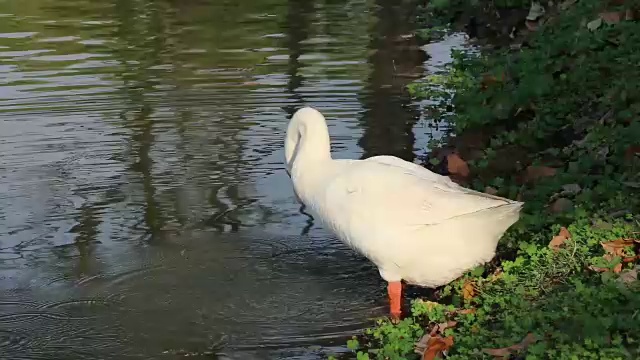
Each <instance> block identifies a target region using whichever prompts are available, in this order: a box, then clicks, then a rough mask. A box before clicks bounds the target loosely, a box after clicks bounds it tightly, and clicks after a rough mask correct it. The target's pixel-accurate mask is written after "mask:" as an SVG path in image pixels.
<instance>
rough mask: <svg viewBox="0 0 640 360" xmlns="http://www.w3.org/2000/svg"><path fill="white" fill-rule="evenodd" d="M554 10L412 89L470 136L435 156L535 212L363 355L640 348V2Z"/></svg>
mask: <svg viewBox="0 0 640 360" xmlns="http://www.w3.org/2000/svg"><path fill="white" fill-rule="evenodd" d="M488 3H489V2H486V3H483V2H482V1H481V2H480V3H479V4H480V6H481V7H482V6H484V5H486V4H488ZM490 3H491V4H495V2H493V1H492V2H490ZM451 6H462V5H461V4H455V5H451ZM544 7H545V11H544V14H542V12H541V11H538V10H540V9H537V10H535V11H533V12H532V13H533V14H534V16H533V17H531V18H536V17H537V20H536V21H530V22H529V23H528V24H526V27H527V28H528V29H529V30H528V31H527V32H528V34H527V33H525V32H521V33H520V35H514V36H512V38H513V40H512V43H511V44H508V46H503V47H501V48H500V49H495V48H494V49H493V50H491V51H484V52H483V54H482V55H481V56H480V57H472V56H470V55H465V54H463V53H457V54H456V56H455V61H454V63H453V64H452V65H451V69H450V70H451V71H450V72H449V73H448V74H447V75H444V76H432V77H429V78H428V79H424V80H423V81H421V82H419V83H418V84H414V85H413V87H412V89H411V90H412V91H413V93H414V94H415V95H416V96H417V97H431V98H433V97H439V98H441V99H442V101H441V103H440V104H439V106H437V107H436V108H434V109H430V110H431V111H429V113H430V114H435V115H434V116H436V117H437V118H438V119H439V120H440V121H444V122H448V123H451V124H452V125H453V128H454V129H455V134H456V135H455V136H451V137H450V138H448V139H445V141H443V142H441V143H440V144H434V148H433V149H432V150H433V151H432V152H431V154H432V155H431V158H430V159H429V160H428V162H427V164H426V166H427V167H430V168H433V169H436V170H442V169H447V170H449V171H450V172H451V173H453V174H452V175H455V176H456V179H457V180H459V181H461V182H464V183H465V184H467V186H470V187H473V188H475V189H479V190H483V191H487V192H493V193H497V194H498V195H501V196H505V197H509V198H518V199H521V200H523V201H525V202H526V206H525V208H524V210H523V214H522V217H521V220H520V221H519V222H518V223H517V224H516V225H514V226H513V227H512V228H511V229H510V230H509V231H508V232H507V234H506V235H505V236H504V238H503V239H502V241H501V243H500V245H499V249H498V252H499V254H498V256H497V258H496V261H495V262H494V263H492V264H491V265H489V266H486V268H480V269H476V270H474V271H471V272H470V273H469V274H467V275H465V276H464V277H463V278H461V279H459V280H457V281H455V282H453V283H452V284H450V285H448V286H446V287H445V288H443V289H438V291H437V294H438V295H439V300H438V302H430V301H425V300H422V299H413V301H412V309H411V311H412V315H411V316H409V317H408V318H406V319H404V320H403V321H401V322H400V324H398V325H392V324H391V323H389V322H388V321H387V320H380V321H379V322H378V323H377V325H376V326H375V327H373V328H371V329H370V330H368V331H366V333H365V334H361V335H359V336H357V337H355V338H354V340H352V341H350V342H349V344H348V346H349V347H350V348H351V349H353V350H354V351H353V357H354V358H355V357H357V359H433V358H435V357H436V356H442V355H441V353H442V352H446V354H447V358H448V359H492V358H502V359H508V358H511V359H514V358H519V359H525V358H526V359H637V358H640V311H639V310H640V309H639V308H638V304H640V291H639V290H640V282H639V281H638V274H637V272H638V270H639V267H638V265H637V264H638V263H639V262H640V261H639V260H640V241H639V240H638V239H639V238H640V234H638V233H637V232H636V231H637V230H638V228H639V227H640V216H639V215H640V196H638V193H639V191H640V67H638V64H640V45H638V44H640V21H638V19H639V15H640V13H639V12H638V10H639V9H640V7H639V6H638V3H637V2H633V3H627V2H624V1H619V0H614V1H612V2H610V3H606V2H601V1H598V0H579V1H574V0H567V1H565V2H563V3H559V4H555V5H548V4H544ZM444 8H445V6H443V7H442V9H444ZM431 10H433V8H432V9H431ZM450 10H451V9H450ZM536 11H537V14H536ZM447 13H449V14H450V13H452V12H451V11H449V12H447ZM530 14H531V13H530ZM525 15H526V14H525ZM540 15H542V16H540ZM524 25H525V24H523V26H521V27H520V28H521V29H522V28H525V26H524ZM443 89H448V90H455V96H454V97H452V98H448V97H447V95H446V94H447V93H446V92H444V91H442V90H443ZM451 110H453V111H451ZM454 160H455V161H454ZM465 165H466V166H468V169H469V173H468V174H467V171H465V170H466V169H465V167H466V166H465ZM420 353H421V354H420Z"/></svg>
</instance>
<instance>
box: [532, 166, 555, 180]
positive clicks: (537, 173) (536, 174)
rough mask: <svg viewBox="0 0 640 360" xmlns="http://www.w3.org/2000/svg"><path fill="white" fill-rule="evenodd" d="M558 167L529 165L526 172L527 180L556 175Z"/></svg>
mask: <svg viewBox="0 0 640 360" xmlns="http://www.w3.org/2000/svg"><path fill="white" fill-rule="evenodd" d="M556 171H557V170H556V169H554V168H552V167H548V166H535V165H531V166H529V167H527V170H526V173H525V176H524V177H525V182H530V181H535V180H538V179H541V178H543V177H549V176H554V175H555V174H556Z"/></svg>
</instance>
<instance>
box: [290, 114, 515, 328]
mask: <svg viewBox="0 0 640 360" xmlns="http://www.w3.org/2000/svg"><path fill="white" fill-rule="evenodd" d="M285 157H286V159H285V161H286V166H287V172H288V174H289V176H290V177H291V180H292V182H293V188H294V192H295V194H296V197H297V199H298V200H299V201H300V202H302V203H303V204H304V205H305V206H306V207H308V208H310V210H311V212H312V213H314V214H315V215H316V216H317V217H318V218H319V219H320V220H321V221H322V222H323V223H324V225H325V226H327V227H328V228H329V229H331V230H332V231H333V232H334V233H335V234H336V235H337V236H338V237H339V238H340V239H341V240H342V241H344V242H345V243H346V244H348V245H349V246H350V247H352V248H353V249H355V250H356V251H358V252H360V253H361V254H363V255H364V256H366V257H367V258H368V259H369V260H371V261H372V262H373V263H374V264H375V265H376V266H377V267H378V270H379V272H380V276H381V277H382V278H383V279H384V280H386V281H387V282H388V288H387V290H388V294H389V301H390V313H391V316H392V318H394V319H398V318H399V317H400V308H401V306H400V305H401V290H402V285H401V282H400V281H401V280H404V281H405V282H407V283H410V284H415V285H420V286H424V287H437V286H440V285H444V284H447V283H449V282H451V281H453V280H455V279H456V278H458V277H460V276H461V275H463V274H464V272H466V271H467V270H469V269H471V268H472V267H474V266H477V265H479V264H482V263H485V262H487V261H489V260H491V259H492V258H493V256H494V255H495V249H496V246H497V244H498V241H499V240H500V238H501V237H502V235H503V233H504V232H505V231H506V230H507V229H508V228H509V227H510V226H511V225H512V224H513V223H515V222H516V221H517V220H518V218H519V215H520V210H521V208H522V206H523V205H524V203H522V202H518V201H512V200H509V199H505V198H501V197H498V196H492V195H488V194H485V193H481V192H477V191H473V190H470V189H467V188H464V187H462V186H460V185H458V184H456V183H454V182H453V181H451V180H450V179H449V178H448V177H446V176H441V175H438V174H436V173H433V172H431V171H429V170H427V169H425V168H423V167H421V166H419V165H416V164H413V163H410V162H407V161H404V160H402V159H399V158H397V157H394V156H375V157H371V158H368V159H365V160H338V159H332V158H331V153H330V140H329V131H328V128H327V124H326V122H325V118H324V116H323V115H322V114H321V113H320V112H319V111H317V110H315V109H313V108H310V107H305V108H302V109H299V110H298V111H297V112H296V113H295V114H294V115H293V117H292V118H291V121H290V122H289V126H288V128H287V135H286V139H285Z"/></svg>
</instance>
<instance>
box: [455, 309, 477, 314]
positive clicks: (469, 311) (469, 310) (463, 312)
mask: <svg viewBox="0 0 640 360" xmlns="http://www.w3.org/2000/svg"><path fill="white" fill-rule="evenodd" d="M475 313H476V309H474V308H471V309H462V310H459V311H458V314H462V315H467V314H475Z"/></svg>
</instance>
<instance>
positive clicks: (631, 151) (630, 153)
mask: <svg viewBox="0 0 640 360" xmlns="http://www.w3.org/2000/svg"><path fill="white" fill-rule="evenodd" d="M637 154H640V145H634V146H629V147H628V148H627V150H626V151H625V152H624V157H625V159H627V160H631V159H633V158H634V157H635V156H636V155H637Z"/></svg>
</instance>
